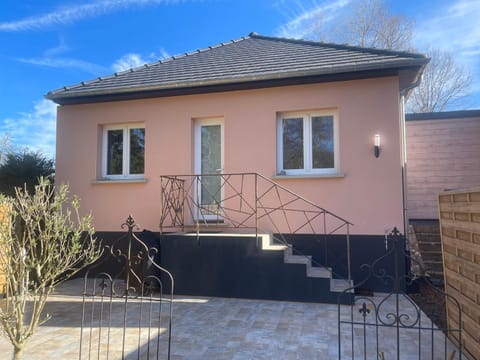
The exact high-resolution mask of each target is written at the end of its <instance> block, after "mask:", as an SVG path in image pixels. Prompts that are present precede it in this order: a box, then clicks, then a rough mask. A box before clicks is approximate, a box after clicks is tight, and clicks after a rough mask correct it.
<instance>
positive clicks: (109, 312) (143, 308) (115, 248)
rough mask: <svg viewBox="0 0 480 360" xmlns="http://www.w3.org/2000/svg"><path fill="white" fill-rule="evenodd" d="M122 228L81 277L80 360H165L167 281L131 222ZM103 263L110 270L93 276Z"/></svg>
mask: <svg viewBox="0 0 480 360" xmlns="http://www.w3.org/2000/svg"><path fill="white" fill-rule="evenodd" d="M125 227H126V228H127V232H126V234H125V235H124V236H122V237H121V238H119V239H118V240H117V241H116V242H115V243H114V244H112V245H107V246H105V247H104V251H103V255H102V258H101V260H100V261H99V262H97V264H96V266H94V267H92V268H90V269H89V270H88V271H87V273H86V275H85V279H84V293H83V305H82V325H81V333H80V359H100V358H102V359H109V358H110V359H119V358H121V359H125V358H128V359H170V348H171V336H172V316H173V285H174V283H173V277H172V275H171V274H170V273H169V272H168V271H167V270H166V269H164V268H162V267H161V266H160V265H159V264H158V260H157V259H156V258H157V257H158V255H159V253H158V248H156V247H148V246H147V244H146V243H145V242H144V241H142V240H140V238H139V237H138V236H137V235H136V234H135V233H134V230H137V229H139V228H138V226H137V225H136V224H135V220H134V219H133V218H132V217H131V216H129V217H128V219H127V220H126V222H125V223H124V224H122V228H125ZM106 262H108V267H109V268H111V270H108V271H102V272H97V273H96V274H95V271H96V269H99V268H100V266H101V265H102V264H103V266H105V263H106ZM115 263H116V265H117V266H115ZM97 271H98V270H97Z"/></svg>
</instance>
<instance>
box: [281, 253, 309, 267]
mask: <svg viewBox="0 0 480 360" xmlns="http://www.w3.org/2000/svg"><path fill="white" fill-rule="evenodd" d="M285 263H287V264H304V265H307V264H311V263H312V257H311V256H303V255H286V256H285Z"/></svg>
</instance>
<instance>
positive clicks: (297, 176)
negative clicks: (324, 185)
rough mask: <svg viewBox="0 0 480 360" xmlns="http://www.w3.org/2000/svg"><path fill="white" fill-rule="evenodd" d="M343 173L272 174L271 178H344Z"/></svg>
mask: <svg viewBox="0 0 480 360" xmlns="http://www.w3.org/2000/svg"><path fill="white" fill-rule="evenodd" d="M344 177H345V174H343V173H332V174H298V175H278V174H277V175H274V176H272V179H336V178H344Z"/></svg>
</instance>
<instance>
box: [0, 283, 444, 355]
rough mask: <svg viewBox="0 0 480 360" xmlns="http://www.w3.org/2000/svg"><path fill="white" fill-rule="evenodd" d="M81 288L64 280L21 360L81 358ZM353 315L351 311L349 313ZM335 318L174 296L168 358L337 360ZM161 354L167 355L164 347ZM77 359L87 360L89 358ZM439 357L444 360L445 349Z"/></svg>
mask: <svg viewBox="0 0 480 360" xmlns="http://www.w3.org/2000/svg"><path fill="white" fill-rule="evenodd" d="M81 292H82V282H81V280H80V279H77V280H72V281H69V282H67V283H66V284H64V285H62V287H60V288H59V289H58V291H57V293H56V294H55V295H53V296H52V297H51V299H50V300H49V303H48V312H49V313H50V314H51V315H52V319H51V320H49V321H48V322H47V323H45V324H44V325H42V326H40V327H39V328H38V330H37V332H36V334H35V335H34V336H33V338H32V339H31V340H30V342H29V343H28V345H27V348H26V350H25V359H27V360H28V359H42V360H43V359H78V357H79V344H80V341H79V338H80V323H81V311H82V298H81V296H79V294H81ZM341 309H342V318H343V319H348V318H349V316H350V314H352V313H351V312H350V307H347V306H342V307H341ZM357 312H358V311H357V310H355V311H354V312H353V314H356V313H357ZM116 316H117V318H119V319H120V318H121V319H122V323H123V315H122V313H119V314H116ZM354 316H355V317H357V315H354ZM337 319H338V307H337V305H327V304H311V303H294V302H280V301H263V300H243V299H242V300H240V299H224V298H198V297H184V296H177V297H175V300H174V319H173V335H172V357H171V358H172V359H189V360H190V359H209V360H210V359H238V360H240V359H280V360H281V359H302V360H303V359H337V358H338V341H337V339H338V337H337V331H338V322H337ZM127 320H128V319H127ZM128 321H130V320H128ZM132 321H134V320H132ZM424 322H425V320H424ZM113 328H114V329H113V330H112V333H111V334H110V340H111V341H110V349H111V356H110V357H109V359H117V358H121V351H120V350H121V333H122V331H123V327H122V326H118V324H114V326H113ZM132 328H134V326H132ZM342 334H343V332H342ZM351 334H352V332H351V331H349V330H347V331H346V332H345V335H344V338H342V339H344V341H343V340H342V342H343V343H344V344H345V345H348V344H350V340H351ZM372 334H373V333H372V332H370V335H369V336H368V338H367V341H368V342H372V341H373V340H374V338H375V337H374V336H372ZM416 334H417V333H413V335H412V338H411V339H410V338H409V335H408V334H406V335H402V339H403V341H405V342H406V346H403V350H402V354H403V355H402V359H417V358H418V346H415V339H416V336H417V335H416ZM162 335H163V334H162ZM150 336H151V337H154V336H156V334H155V333H154V332H153V333H151V334H150ZM342 336H343V335H342ZM353 336H359V339H361V338H360V336H361V331H359V329H358V328H357V329H355V331H354V335H353ZM394 340H395V336H390V335H387V336H381V350H382V349H383V351H386V356H385V359H390V358H394V357H391V355H389V354H388V353H389V351H393V349H394V347H393V344H394ZM438 341H439V342H437V343H436V345H435V348H437V347H438V348H442V347H443V346H441V342H440V341H441V339H440V338H439V340H438ZM126 343H127V346H126V354H127V358H136V356H137V350H136V349H137V348H138V336H136V335H133V334H131V335H128V334H127V341H126ZM140 343H141V348H142V350H141V351H144V349H145V348H146V342H145V341H144V340H142V339H141V341H140ZM362 343H363V340H361V341H359V345H355V346H356V349H357V350H358V349H361V346H362V345H361V344H362ZM421 347H422V348H423V349H422V358H423V354H425V355H427V354H429V353H430V352H431V350H430V349H431V343H429V342H428V341H423V342H422V344H421ZM10 353H11V347H10V345H9V343H8V341H7V340H6V339H4V338H0V354H1V355H0V358H2V359H6V358H9V355H7V354H10ZM161 353H162V354H165V351H164V349H163V350H162V351H161ZM342 353H343V354H342V359H351V349H348V346H346V348H345V349H343V350H342ZM85 354H88V352H87V350H85V349H84V350H83V355H85ZM92 354H93V355H92V359H96V358H97V353H96V349H95V347H94V348H93V351H92ZM392 355H393V354H392ZM356 356H357V355H356ZM144 357H145V356H142V358H144ZM82 358H85V359H87V358H88V356H82ZM101 358H104V357H101ZM429 358H430V357H429ZM434 358H437V356H435V357H434ZM438 358H442V359H443V358H444V357H443V354H442V355H441V356H440V355H439V356H438Z"/></svg>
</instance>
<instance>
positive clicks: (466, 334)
mask: <svg viewBox="0 0 480 360" xmlns="http://www.w3.org/2000/svg"><path fill="white" fill-rule="evenodd" d="M438 203H439V217H440V227H441V236H442V252H443V263H444V273H445V289H446V292H447V294H448V295H451V296H453V297H454V298H455V299H457V301H458V302H459V303H460V306H461V309H462V321H461V322H462V324H461V325H462V337H463V339H462V342H463V344H464V347H465V349H466V351H467V352H468V353H469V355H470V356H471V357H472V358H473V359H480V188H475V189H471V190H468V191H446V192H443V193H440V194H439V196H438ZM456 312H457V310H456V307H455V306H454V305H453V303H452V301H451V300H450V301H447V318H448V322H449V326H450V327H453V328H458V323H457V320H456V318H457V319H458V314H456Z"/></svg>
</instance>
